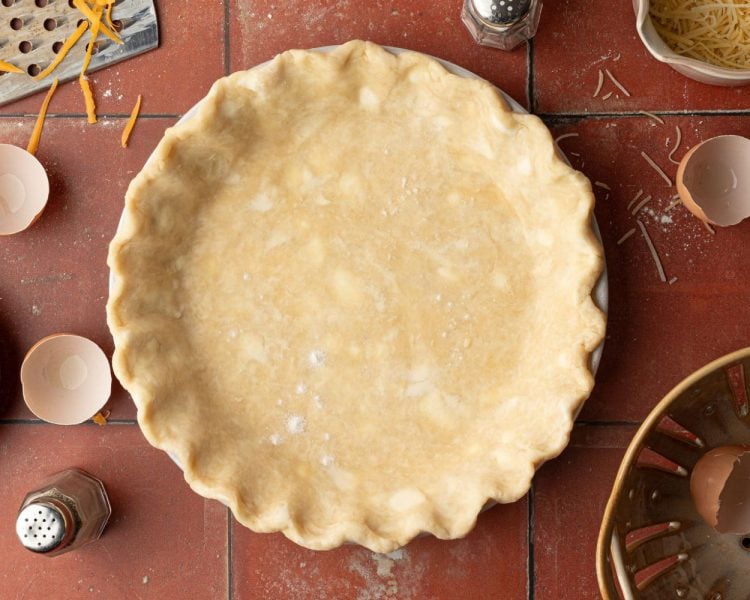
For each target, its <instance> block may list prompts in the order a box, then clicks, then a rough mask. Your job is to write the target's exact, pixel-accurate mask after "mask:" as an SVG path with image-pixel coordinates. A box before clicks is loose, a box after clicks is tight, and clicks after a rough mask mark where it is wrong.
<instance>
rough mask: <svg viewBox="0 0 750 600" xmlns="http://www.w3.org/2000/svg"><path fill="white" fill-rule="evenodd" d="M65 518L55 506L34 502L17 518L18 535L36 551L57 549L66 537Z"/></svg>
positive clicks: (22, 541) (25, 544)
mask: <svg viewBox="0 0 750 600" xmlns="http://www.w3.org/2000/svg"><path fill="white" fill-rule="evenodd" d="M65 533H66V530H65V519H64V518H63V515H62V513H60V511H59V510H57V509H56V508H55V507H54V506H52V505H50V504H47V503H42V502H34V503H31V504H29V505H28V506H26V507H25V508H24V509H23V510H22V511H21V512H20V513H19V514H18V519H17V520H16V535H18V539H19V540H21V543H22V544H23V545H24V546H25V547H26V548H28V549H29V550H32V551H34V552H39V553H45V552H51V551H52V550H55V549H56V548H57V547H58V546H60V544H61V543H62V541H63V539H64V538H65Z"/></svg>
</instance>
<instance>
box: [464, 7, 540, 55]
mask: <svg viewBox="0 0 750 600" xmlns="http://www.w3.org/2000/svg"><path fill="white" fill-rule="evenodd" d="M541 12H542V2H541V0H464V6H463V9H462V11H461V20H462V21H463V22H464V25H466V28H467V29H468V30H469V32H470V33H471V35H472V37H473V38H474V39H475V40H476V41H477V43H479V44H482V45H483V46H491V47H493V48H500V49H501V50H512V49H513V48H515V47H516V46H518V45H519V44H520V43H521V42H525V41H526V40H528V39H531V38H532V37H534V35H535V34H536V28H537V26H538V25H539V16H540V15H541Z"/></svg>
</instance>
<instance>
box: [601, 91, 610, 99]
mask: <svg viewBox="0 0 750 600" xmlns="http://www.w3.org/2000/svg"><path fill="white" fill-rule="evenodd" d="M611 97H612V92H607V93H606V94H604V95H603V96H602V100H609V99H610V98H611Z"/></svg>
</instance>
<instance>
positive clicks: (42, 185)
mask: <svg viewBox="0 0 750 600" xmlns="http://www.w3.org/2000/svg"><path fill="white" fill-rule="evenodd" d="M48 198H49V179H48V178H47V172H46V171H45V170H44V167H43V166H42V163H40V162H39V161H38V160H37V159H36V157H35V156H34V155H33V154H29V153H28V152H26V150H24V149H22V148H19V147H18V146H12V145H10V144H0V235H12V234H14V233H19V232H21V231H23V230H24V229H27V228H28V227H30V226H31V225H32V224H33V223H34V221H36V220H37V219H38V218H39V216H40V215H41V214H42V211H43V210H44V207H45V206H46V205H47V199H48Z"/></svg>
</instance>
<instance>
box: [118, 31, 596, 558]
mask: <svg viewBox="0 0 750 600" xmlns="http://www.w3.org/2000/svg"><path fill="white" fill-rule="evenodd" d="M592 207H593V196H592V193H591V187H590V184H589V182H588V180H587V179H586V178H585V177H584V176H583V175H582V174H580V173H578V172H576V171H574V170H573V169H571V168H570V167H568V166H567V165H566V164H565V163H564V162H563V161H561V160H560V159H559V158H558V156H557V155H556V153H555V146H554V143H553V141H552V139H551V137H550V134H549V132H548V130H547V129H546V127H545V126H544V125H543V124H542V122H541V121H540V120H539V119H538V118H536V117H534V116H530V115H524V114H514V113H513V112H511V110H510V109H509V108H508V106H507V105H506V103H505V102H504V101H503V99H502V98H501V96H500V95H499V93H498V92H497V91H496V90H495V89H494V88H493V87H492V86H491V85H490V84H488V83H486V82H483V81H479V80H472V79H467V78H462V77H459V76H456V75H453V74H450V73H448V72H447V71H446V70H445V69H444V68H443V67H442V66H441V65H440V64H438V63H437V62H436V61H435V60H433V59H431V58H429V57H426V56H423V55H421V54H417V53H413V52H406V53H403V54H400V55H398V56H395V55H393V54H391V53H389V52H387V51H385V50H384V49H382V48H381V47H379V46H377V45H375V44H371V43H366V42H360V41H355V42H350V43H348V44H345V45H343V46H341V47H339V48H338V49H336V50H335V51H333V52H331V53H319V52H313V51H299V50H293V51H289V52H285V53H283V54H281V55H280V56H277V57H276V58H275V59H274V60H272V61H271V62H270V63H268V64H266V65H263V66H261V67H257V68H255V69H252V70H250V71H246V72H240V73H235V74H234V75H231V76H230V77H227V78H224V79H222V80H220V81H218V82H217V83H216V84H215V85H214V86H213V88H212V90H211V92H210V94H209V95H208V96H207V98H206V99H205V100H204V101H203V102H202V103H201V105H200V107H199V109H198V111H197V114H196V115H195V116H194V117H193V118H191V119H189V120H187V121H186V122H183V123H180V124H179V125H177V126H176V127H173V128H171V129H170V130H168V131H167V133H166V135H165V137H164V139H163V140H162V141H161V143H160V144H159V146H158V147H157V149H156V151H155V154H154V156H153V157H152V159H151V160H150V161H149V162H148V164H147V165H146V167H145V168H144V169H143V171H142V172H141V173H140V174H139V175H138V176H137V177H136V178H135V179H134V181H133V182H132V184H131V185H130V188H129V190H128V193H127V197H126V205H125V210H124V214H123V219H122V222H121V226H120V229H119V230H118V233H117V235H116V237H115V239H114V240H113V242H112V245H111V248H110V254H109V264H110V267H111V269H112V273H113V287H112V293H111V297H110V301H109V304H108V322H109V325H110V329H111V331H112V334H113V336H114V339H115V345H116V351H115V355H114V360H113V362H114V369H115V373H116V374H117V376H118V378H119V379H120V381H121V382H122V384H123V385H124V386H125V388H126V389H127V390H128V391H129V392H130V393H131V394H132V396H133V399H134V401H135V403H136V405H137V407H138V421H139V424H140V426H141V429H142V430H143V433H144V434H145V436H146V437H147V438H148V440H149V442H151V443H152V444H153V445H154V446H156V447H158V448H162V449H163V450H166V451H168V452H170V453H171V454H172V455H173V456H175V457H176V459H177V460H178V461H179V463H180V464H181V466H182V467H183V469H184V472H185V478H186V480H187V481H188V482H189V484H190V485H191V487H192V488H193V489H194V490H195V491H196V492H198V493H199V494H202V495H204V496H206V497H209V498H217V499H220V500H222V501H224V502H225V503H227V504H228V505H229V506H230V507H231V509H232V511H233V513H234V515H235V516H236V518H237V519H238V520H239V521H240V522H241V523H243V524H244V525H246V526H247V527H249V528H251V529H253V530H255V531H282V532H283V533H284V534H285V535H286V536H288V537H289V538H290V539H292V540H294V541H295V542H297V543H299V544H302V545H304V546H307V547H309V548H315V549H326V548H333V547H335V546H338V545H340V544H341V543H343V542H347V541H351V542H356V543H358V544H362V545H364V546H367V547H368V548H371V549H372V550H375V551H379V552H387V551H390V550H393V549H395V548H397V547H398V546H401V545H403V544H406V543H407V542H408V541H409V540H411V539H412V538H413V537H414V536H415V535H417V534H418V533H420V532H431V533H433V534H434V535H436V536H438V537H440V538H456V537H460V536H463V535H465V534H466V533H467V532H468V531H469V530H470V529H471V528H472V527H473V525H474V523H475V521H476V518H477V514H478V513H479V511H480V510H481V508H482V507H483V506H484V505H485V503H486V502H487V501H488V500H490V499H494V500H496V501H498V502H513V501H515V500H517V499H519V498H520V497H521V496H523V495H524V494H525V493H526V491H527V490H528V488H529V485H530V481H531V477H532V475H533V474H534V469H535V467H536V466H538V465H539V464H540V463H542V462H543V461H545V460H546V459H549V458H551V457H553V456H556V455H557V454H558V453H559V452H560V451H561V450H562V449H563V448H564V447H565V445H566V443H567V440H568V435H569V432H570V429H571V426H572V419H573V415H574V414H575V412H576V411H577V409H578V408H579V406H580V405H581V403H582V402H583V401H584V399H585V398H586V397H587V396H588V394H589V392H590V390H591V387H592V385H593V378H592V375H591V373H590V371H589V368H588V359H589V354H590V353H591V351H592V350H593V349H594V348H595V347H596V346H597V345H598V344H599V343H600V341H601V339H602V336H603V332H604V317H603V315H602V314H601V312H600V311H599V310H598V309H597V308H596V307H595V305H594V303H593V301H592V299H591V292H592V288H593V286H594V284H595V282H596V280H597V278H598V276H599V274H600V272H601V269H602V251H601V247H600V245H599V243H598V242H597V240H596V238H595V237H594V235H593V233H592V230H591V213H592Z"/></svg>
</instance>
